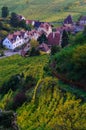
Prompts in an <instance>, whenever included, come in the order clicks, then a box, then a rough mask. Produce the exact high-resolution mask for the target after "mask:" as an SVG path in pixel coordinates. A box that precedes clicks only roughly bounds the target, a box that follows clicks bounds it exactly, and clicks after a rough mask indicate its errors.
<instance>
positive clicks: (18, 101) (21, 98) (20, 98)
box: [12, 92, 27, 110]
mask: <svg viewBox="0 0 86 130" xmlns="http://www.w3.org/2000/svg"><path fill="white" fill-rule="evenodd" d="M26 100H27V97H26V95H25V93H24V92H19V93H18V94H17V95H16V96H15V97H14V99H13V106H12V107H13V110H15V109H17V108H18V107H20V106H21V105H22V104H23V103H24V102H25V101H26Z"/></svg>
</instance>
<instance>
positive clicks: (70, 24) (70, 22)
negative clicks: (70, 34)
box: [63, 15, 73, 26]
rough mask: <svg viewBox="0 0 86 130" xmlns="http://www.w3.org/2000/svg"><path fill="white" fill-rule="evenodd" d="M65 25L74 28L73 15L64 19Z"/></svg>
mask: <svg viewBox="0 0 86 130" xmlns="http://www.w3.org/2000/svg"><path fill="white" fill-rule="evenodd" d="M63 25H65V26H72V25H73V20H72V16H71V15H68V16H67V18H65V19H64V22H63Z"/></svg>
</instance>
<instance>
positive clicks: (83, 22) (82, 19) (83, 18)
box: [79, 16, 86, 25]
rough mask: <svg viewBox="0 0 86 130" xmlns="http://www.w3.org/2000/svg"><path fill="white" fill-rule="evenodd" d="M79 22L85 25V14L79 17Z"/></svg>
mask: <svg viewBox="0 0 86 130" xmlns="http://www.w3.org/2000/svg"><path fill="white" fill-rule="evenodd" d="M79 24H80V25H86V16H82V17H80V20H79Z"/></svg>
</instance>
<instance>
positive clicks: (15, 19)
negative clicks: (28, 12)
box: [10, 12, 19, 27]
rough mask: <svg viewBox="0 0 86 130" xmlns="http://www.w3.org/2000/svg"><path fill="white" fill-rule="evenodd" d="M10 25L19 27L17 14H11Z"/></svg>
mask: <svg viewBox="0 0 86 130" xmlns="http://www.w3.org/2000/svg"><path fill="white" fill-rule="evenodd" d="M10 23H11V25H12V26H13V27H18V26H19V20H18V17H17V14H16V13H14V12H13V13H11V19H10Z"/></svg>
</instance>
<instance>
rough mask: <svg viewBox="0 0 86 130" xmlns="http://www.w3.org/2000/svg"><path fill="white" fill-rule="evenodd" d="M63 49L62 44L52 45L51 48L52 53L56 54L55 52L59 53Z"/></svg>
mask: <svg viewBox="0 0 86 130" xmlns="http://www.w3.org/2000/svg"><path fill="white" fill-rule="evenodd" d="M60 51H61V47H60V46H56V45H55V46H52V48H51V55H54V54H55V53H58V52H60Z"/></svg>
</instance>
